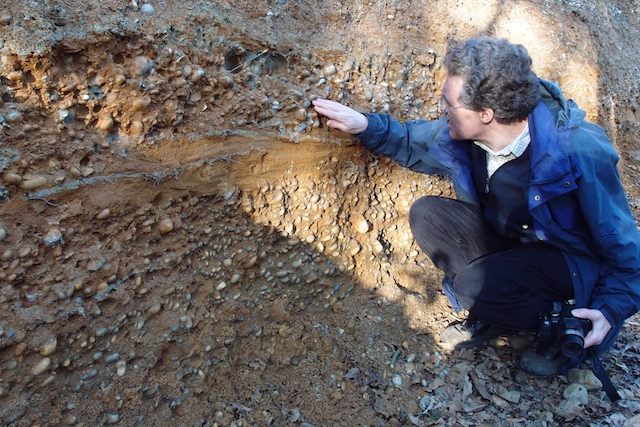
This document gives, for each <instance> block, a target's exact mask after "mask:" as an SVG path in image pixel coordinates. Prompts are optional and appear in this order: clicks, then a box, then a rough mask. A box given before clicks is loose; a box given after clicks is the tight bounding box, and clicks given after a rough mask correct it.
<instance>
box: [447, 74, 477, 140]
mask: <svg viewBox="0 0 640 427" xmlns="http://www.w3.org/2000/svg"><path fill="white" fill-rule="evenodd" d="M463 84H464V79H463V78H462V77H460V76H448V77H447V80H445V82H444V85H443V86H442V98H443V103H444V110H445V112H446V114H447V115H448V116H449V136H450V137H451V139H459V140H465V139H471V140H478V139H481V136H482V131H483V130H484V125H483V123H482V122H481V121H480V113H479V112H478V111H475V110H470V109H468V108H465V107H464V106H463V105H462V104H461V103H460V94H461V93H462V86H463Z"/></svg>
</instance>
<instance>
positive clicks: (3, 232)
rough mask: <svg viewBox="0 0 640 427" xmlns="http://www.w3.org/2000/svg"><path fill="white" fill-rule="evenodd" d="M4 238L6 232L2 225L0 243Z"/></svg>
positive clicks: (0, 227) (0, 226)
mask: <svg viewBox="0 0 640 427" xmlns="http://www.w3.org/2000/svg"><path fill="white" fill-rule="evenodd" d="M5 237H7V230H5V228H4V227H3V226H2V225H0V242H2V241H3V240H4V239H5Z"/></svg>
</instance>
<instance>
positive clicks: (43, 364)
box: [31, 357, 51, 375]
mask: <svg viewBox="0 0 640 427" xmlns="http://www.w3.org/2000/svg"><path fill="white" fill-rule="evenodd" d="M49 365H51V359H49V358H48V357H44V358H42V359H41V360H40V361H39V362H38V363H37V364H36V365H35V366H34V367H33V369H32V370H31V373H32V374H33V375H40V374H42V373H43V372H45V371H46V370H47V369H49Z"/></svg>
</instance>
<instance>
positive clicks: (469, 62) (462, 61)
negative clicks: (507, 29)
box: [444, 36, 540, 124]
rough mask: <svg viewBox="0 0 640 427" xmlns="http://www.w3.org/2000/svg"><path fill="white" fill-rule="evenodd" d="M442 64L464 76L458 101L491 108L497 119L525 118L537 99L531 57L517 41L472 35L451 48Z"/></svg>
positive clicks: (471, 107)
mask: <svg viewBox="0 0 640 427" xmlns="http://www.w3.org/2000/svg"><path fill="white" fill-rule="evenodd" d="M444 64H445V67H446V68H447V72H448V73H449V75H453V76H459V77H462V78H463V79H464V85H463V87H462V93H461V95H460V102H462V104H463V105H464V106H465V107H467V108H470V109H473V110H481V109H483V108H490V109H492V110H493V112H494V116H495V118H496V120H497V121H498V123H502V124H508V123H513V122H517V121H520V120H524V119H525V118H526V117H527V116H528V115H529V113H531V111H533V109H534V107H535V106H536V104H537V103H538V101H539V100H540V90H539V88H538V77H537V76H536V75H535V73H534V72H533V71H531V64H532V61H531V57H530V56H529V53H528V52H527V49H526V48H525V47H524V46H522V45H520V44H512V43H510V42H509V41H507V40H506V39H497V38H493V37H487V36H483V37H476V38H471V39H469V40H467V41H465V42H463V43H460V44H458V45H456V46H454V47H453V48H451V49H450V50H449V51H448V52H447V55H446V56H445V59H444Z"/></svg>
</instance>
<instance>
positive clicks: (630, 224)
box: [314, 37, 640, 375]
mask: <svg viewBox="0 0 640 427" xmlns="http://www.w3.org/2000/svg"><path fill="white" fill-rule="evenodd" d="M445 66H446V68H447V72H448V75H447V79H446V81H445V82H444V85H443V87H442V98H441V100H440V110H441V112H442V113H443V115H444V117H443V118H441V119H440V120H437V121H424V120H418V121H412V122H407V123H404V124H401V123H399V122H397V121H395V120H394V119H392V118H391V117H390V116H388V115H382V114H361V113H359V112H356V111H354V110H352V109H351V108H349V107H346V106H344V105H341V104H339V103H337V102H333V101H328V100H322V99H319V100H316V101H314V106H315V109H316V110H317V112H318V113H319V114H322V115H325V116H327V117H328V119H329V120H328V122H327V125H328V126H329V127H332V128H335V129H338V130H341V131H344V132H347V133H351V134H354V135H356V136H357V137H358V138H359V139H360V140H361V141H362V143H363V145H364V146H365V147H367V148H368V149H369V150H371V151H372V152H373V153H375V154H380V155H385V156H389V157H391V158H393V159H395V160H396V161H397V162H398V163H400V164H401V165H403V166H405V167H409V168H411V169H413V170H416V171H419V172H424V173H440V174H445V175H448V176H450V177H451V178H452V180H453V183H454V186H455V189H456V193H457V197H458V200H453V199H446V198H441V197H429V196H428V197H422V198H420V199H419V200H417V201H416V203H415V204H414V205H413V206H412V208H411V212H410V218H409V219H410V225H411V230H412V232H413V235H414V237H415V239H416V241H417V242H418V244H419V246H420V247H421V248H422V249H423V250H424V251H425V252H426V253H427V254H428V255H429V257H430V258H431V260H432V261H433V262H434V264H435V265H436V266H437V267H438V268H440V269H441V270H443V271H444V273H445V279H444V282H443V288H444V290H445V293H446V294H447V296H448V297H449V298H450V300H451V301H452V305H453V306H454V308H456V309H461V308H465V309H468V310H469V316H468V318H467V319H466V320H465V321H464V322H458V323H454V324H452V325H450V326H449V327H447V328H446V329H445V330H444V331H443V333H442V334H441V342H443V344H445V345H448V346H451V347H471V346H475V345H478V344H480V343H482V342H484V341H486V340H487V339H489V338H492V337H494V336H496V335H497V334H499V333H501V332H503V331H504V330H505V329H507V330H528V331H537V330H538V328H539V325H540V316H541V315H543V314H548V313H551V312H552V311H554V307H555V308H558V303H565V304H566V302H567V301H570V300H573V301H574V303H575V307H577V308H573V309H572V311H571V313H572V314H573V316H575V317H577V318H582V319H588V320H590V321H591V330H590V331H589V332H588V333H587V334H586V336H585V337H584V347H585V348H589V347H593V348H594V349H595V351H596V352H597V353H600V352H602V351H605V350H607V349H608V348H609V347H610V346H611V345H612V344H613V342H614V341H615V338H616V337H617V335H618V333H619V331H620V328H621V326H622V323H623V321H624V320H625V319H626V318H627V317H629V316H631V315H633V314H634V313H636V312H637V311H638V307H639V304H640V244H639V242H640V239H639V237H640V236H639V234H638V230H637V228H636V224H635V221H634V218H633V216H632V214H631V212H630V210H629V207H628V204H627V200H626V197H625V193H624V190H623V187H622V184H621V181H620V178H619V175H618V172H617V170H616V163H617V161H618V156H617V155H616V153H615V151H614V149H613V148H612V146H611V144H610V142H609V140H608V139H607V137H606V135H605V134H604V132H603V130H602V129H601V128H600V127H598V126H596V125H594V124H591V123H588V122H586V121H584V112H583V111H582V110H580V109H579V108H578V107H577V106H576V105H575V103H573V101H571V100H566V99H565V98H564V97H563V96H562V93H561V92H560V90H559V88H558V87H557V86H556V85H555V84H553V83H550V82H546V81H544V80H541V79H538V78H537V77H536V75H535V74H534V73H533V71H532V70H531V58H530V57H529V55H528V53H527V51H526V49H525V48H524V47H523V46H521V45H515V44H511V43H509V42H508V41H506V40H500V39H495V38H491V37H478V38H473V39H470V40H467V41H465V42H463V43H461V44H459V45H457V46H455V47H453V48H452V49H451V50H450V51H449V52H448V53H447V55H446V57H445ZM556 350H557V349H556V348H555V347H550V348H549V347H548V346H547V347H545V348H537V349H531V350H528V351H527V352H525V354H524V355H523V357H522V359H521V367H522V368H523V369H525V370H526V371H528V372H531V373H534V374H538V375H553V374H556V373H558V372H559V371H560V369H561V368H563V367H565V368H566V366H567V362H568V361H567V359H566V358H565V357H564V356H563V355H562V354H560V353H559V352H557V351H556ZM593 354H596V353H595V352H594V353H593ZM582 357H583V356H582ZM581 361H582V360H577V361H575V360H574V361H573V362H574V364H576V363H580V362H581Z"/></svg>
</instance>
